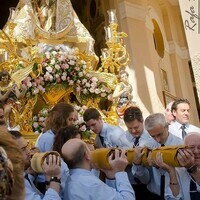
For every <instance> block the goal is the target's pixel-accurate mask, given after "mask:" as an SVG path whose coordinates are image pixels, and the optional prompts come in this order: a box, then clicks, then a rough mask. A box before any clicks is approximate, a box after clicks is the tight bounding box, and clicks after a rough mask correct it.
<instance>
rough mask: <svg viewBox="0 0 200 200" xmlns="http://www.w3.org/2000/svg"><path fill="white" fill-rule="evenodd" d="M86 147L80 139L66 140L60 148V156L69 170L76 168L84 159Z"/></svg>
mask: <svg viewBox="0 0 200 200" xmlns="http://www.w3.org/2000/svg"><path fill="white" fill-rule="evenodd" d="M86 150H87V146H86V144H85V142H83V141H82V140H81V139H78V138H73V139H70V140H68V141H67V142H66V143H65V144H64V145H63V147H62V155H63V158H64V161H65V162H66V163H67V165H68V167H69V169H72V168H77V167H78V166H79V165H80V164H81V163H82V162H83V159H84V155H85V152H86Z"/></svg>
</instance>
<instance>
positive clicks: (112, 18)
mask: <svg viewBox="0 0 200 200" xmlns="http://www.w3.org/2000/svg"><path fill="white" fill-rule="evenodd" d="M107 12H108V16H109V23H111V24H112V23H117V17H116V10H114V9H111V10H108V11H107Z"/></svg>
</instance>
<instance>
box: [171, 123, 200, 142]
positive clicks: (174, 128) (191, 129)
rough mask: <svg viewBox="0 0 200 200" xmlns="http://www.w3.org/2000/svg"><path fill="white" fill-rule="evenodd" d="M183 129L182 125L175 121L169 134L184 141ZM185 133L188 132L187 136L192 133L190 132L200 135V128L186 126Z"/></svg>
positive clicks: (190, 125)
mask: <svg viewBox="0 0 200 200" xmlns="http://www.w3.org/2000/svg"><path fill="white" fill-rule="evenodd" d="M181 127H182V124H180V123H179V122H177V121H174V122H172V123H171V124H170V125H169V132H170V133H172V134H173V135H175V136H177V137H179V138H181V139H183V138H182V129H181ZM185 132H186V134H187V133H190V132H197V133H200V128H199V127H197V126H194V125H192V124H186V125H185Z"/></svg>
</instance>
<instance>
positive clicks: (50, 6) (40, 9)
mask: <svg viewBox="0 0 200 200" xmlns="http://www.w3.org/2000/svg"><path fill="white" fill-rule="evenodd" d="M33 7H34V9H35V10H36V11H37V15H38V19H39V21H40V25H41V27H42V28H43V29H45V30H46V31H55V30H56V29H55V24H56V0H36V1H33Z"/></svg>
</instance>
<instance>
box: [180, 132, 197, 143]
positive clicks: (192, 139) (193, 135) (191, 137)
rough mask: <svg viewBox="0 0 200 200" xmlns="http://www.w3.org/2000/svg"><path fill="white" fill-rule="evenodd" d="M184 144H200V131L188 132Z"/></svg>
mask: <svg viewBox="0 0 200 200" xmlns="http://www.w3.org/2000/svg"><path fill="white" fill-rule="evenodd" d="M184 144H185V145H189V146H190V145H200V133H198V132H190V133H188V134H187V135H186V136H185V138H184Z"/></svg>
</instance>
